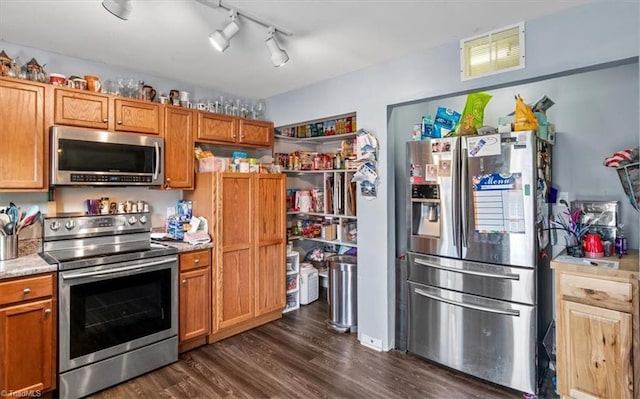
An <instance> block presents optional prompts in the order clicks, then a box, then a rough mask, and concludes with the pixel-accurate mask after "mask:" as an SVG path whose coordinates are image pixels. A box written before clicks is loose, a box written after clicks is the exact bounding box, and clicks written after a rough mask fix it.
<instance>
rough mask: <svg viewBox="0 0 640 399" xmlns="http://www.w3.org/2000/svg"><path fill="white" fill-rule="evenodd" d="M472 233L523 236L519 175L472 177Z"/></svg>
mask: <svg viewBox="0 0 640 399" xmlns="http://www.w3.org/2000/svg"><path fill="white" fill-rule="evenodd" d="M473 209H474V220H475V230H476V231H477V232H479V233H502V234H509V233H524V232H525V228H526V226H525V222H524V200H523V194H522V175H521V174H520V173H508V174H499V173H492V174H488V175H479V176H474V177H473Z"/></svg>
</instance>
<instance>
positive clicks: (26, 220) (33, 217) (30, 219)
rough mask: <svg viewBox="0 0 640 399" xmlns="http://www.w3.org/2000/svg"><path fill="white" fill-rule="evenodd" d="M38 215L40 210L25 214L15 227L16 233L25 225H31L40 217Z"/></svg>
mask: <svg viewBox="0 0 640 399" xmlns="http://www.w3.org/2000/svg"><path fill="white" fill-rule="evenodd" d="M40 215H41V213H40V211H37V212H36V213H34V214H32V215H29V216H26V217H25V218H24V219H22V220H21V221H20V223H19V224H18V226H17V227H16V233H17V234H19V233H20V232H21V231H22V230H23V229H24V228H25V227H29V226H31V225H32V224H33V223H35V222H36V221H37V220H39V219H40Z"/></svg>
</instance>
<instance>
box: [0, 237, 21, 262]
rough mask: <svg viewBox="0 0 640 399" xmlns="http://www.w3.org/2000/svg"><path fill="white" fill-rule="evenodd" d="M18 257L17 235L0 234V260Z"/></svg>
mask: <svg viewBox="0 0 640 399" xmlns="http://www.w3.org/2000/svg"><path fill="white" fill-rule="evenodd" d="M17 257H18V236H17V235H16V234H12V235H8V236H0V260H9V259H15V258H17Z"/></svg>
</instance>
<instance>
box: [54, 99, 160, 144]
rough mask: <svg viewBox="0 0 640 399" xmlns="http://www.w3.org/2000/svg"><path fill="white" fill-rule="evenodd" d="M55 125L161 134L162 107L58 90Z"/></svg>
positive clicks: (144, 102) (135, 101)
mask: <svg viewBox="0 0 640 399" xmlns="http://www.w3.org/2000/svg"><path fill="white" fill-rule="evenodd" d="M54 108H55V110H54V118H53V122H54V124H56V125H69V126H79V127H89V128H95V129H102V130H110V131H118V132H135V133H145V134H160V133H161V131H162V125H163V118H162V116H161V114H160V112H161V108H160V104H156V103H152V102H149V101H140V100H132V99H124V98H120V97H115V96H111V95H108V94H101V93H93V92H88V91H82V90H75V89H65V88H56V89H55V98H54Z"/></svg>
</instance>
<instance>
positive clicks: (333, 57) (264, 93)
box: [0, 0, 587, 98]
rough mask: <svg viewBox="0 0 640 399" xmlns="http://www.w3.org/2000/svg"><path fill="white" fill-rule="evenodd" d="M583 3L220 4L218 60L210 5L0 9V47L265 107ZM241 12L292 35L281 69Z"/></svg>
mask: <svg viewBox="0 0 640 399" xmlns="http://www.w3.org/2000/svg"><path fill="white" fill-rule="evenodd" d="M586 1H587V0H562V1H558V0H484V1H478V0H395V1H394V0H342V1H341V0H325V1H321V0H223V4H226V5H228V6H231V7H237V8H239V9H240V16H239V17H238V24H239V25H240V32H238V34H236V35H235V36H234V37H233V38H232V39H231V44H230V46H229V48H228V49H227V50H226V51H225V52H224V53H218V52H217V51H215V50H214V49H213V48H212V46H211V45H210V43H209V40H208V37H209V35H210V34H211V33H212V32H213V31H215V30H217V29H222V28H223V27H224V26H225V25H226V23H227V22H228V21H229V17H228V12H227V11H226V10H224V9H223V8H218V7H217V5H218V0H201V2H197V1H195V0H132V6H133V10H132V12H131V15H130V17H129V19H128V20H127V21H123V20H120V19H118V18H116V17H114V16H113V15H111V14H110V13H108V12H107V11H106V10H104V9H103V7H102V5H101V0H82V1H78V0H0V40H4V41H7V42H10V43H14V44H19V45H23V46H29V47H35V48H39V49H43V50H48V51H51V52H54V53H60V54H65V55H68V56H72V57H76V58H81V59H86V60H91V61H97V62H102V63H106V64H109V65H114V66H119V67H124V68H127V69H131V70H133V71H143V72H145V73H147V74H150V75H154V76H158V77H162V78H167V79H171V80H178V81H183V82H186V83H190V84H193V85H196V86H201V87H205V88H209V89H212V90H217V91H221V92H226V93H230V94H235V95H238V96H246V97H250V98H267V97H270V96H273V95H276V94H280V93H284V92H287V91H290V90H294V89H297V88H300V87H304V86H307V85H309V84H312V83H315V82H319V81H322V80H326V79H330V78H333V77H336V76H339V75H343V74H346V73H349V72H351V71H355V70H359V69H362V68H365V67H367V66H370V65H373V64H378V63H383V62H387V61H390V60H393V59H396V58H398V57H403V56H407V55H409V54H411V53H414V52H420V51H424V50H426V49H429V48H432V47H435V46H438V45H441V44H444V43H451V42H453V41H458V40H460V39H461V38H465V37H469V36H473V35H476V34H481V33H484V32H487V31H490V30H493V29H497V28H500V27H504V26H507V25H510V24H513V23H517V22H519V21H523V20H524V21H526V20H530V19H532V18H535V17H538V16H541V15H545V14H551V13H554V12H557V11H559V10H562V9H566V8H569V7H573V6H576V5H579V4H582V3H585V2H586ZM202 2H205V3H206V2H208V3H209V4H210V6H208V5H205V4H202ZM242 11H245V12H247V13H248V14H251V15H253V16H256V17H259V18H260V19H261V20H263V21H265V22H269V23H271V24H274V25H276V26H277V27H281V28H283V29H286V30H289V31H291V32H293V36H291V37H286V36H283V35H280V34H278V35H277V40H278V42H279V43H280V46H281V47H282V48H284V49H285V50H286V51H287V52H288V53H289V56H290V61H289V63H287V64H286V65H284V66H282V67H280V68H275V67H273V66H272V64H271V61H270V58H269V52H268V50H267V47H266V46H265V44H264V41H265V40H266V38H267V33H266V28H265V27H263V26H261V25H259V24H256V23H254V22H252V21H250V20H247V19H246V18H243V17H242ZM49 72H52V71H49Z"/></svg>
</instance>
